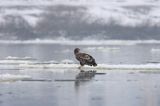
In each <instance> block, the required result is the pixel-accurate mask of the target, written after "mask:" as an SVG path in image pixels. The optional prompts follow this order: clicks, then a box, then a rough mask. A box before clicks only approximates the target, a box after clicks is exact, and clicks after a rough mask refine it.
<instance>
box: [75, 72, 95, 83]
mask: <svg viewBox="0 0 160 106" xmlns="http://www.w3.org/2000/svg"><path fill="white" fill-rule="evenodd" d="M95 74H96V71H95V70H89V71H84V70H81V71H80V73H78V74H77V75H76V81H75V85H76V86H79V85H80V84H82V83H85V82H88V81H90V80H91V79H92V78H93V77H94V76H95Z"/></svg>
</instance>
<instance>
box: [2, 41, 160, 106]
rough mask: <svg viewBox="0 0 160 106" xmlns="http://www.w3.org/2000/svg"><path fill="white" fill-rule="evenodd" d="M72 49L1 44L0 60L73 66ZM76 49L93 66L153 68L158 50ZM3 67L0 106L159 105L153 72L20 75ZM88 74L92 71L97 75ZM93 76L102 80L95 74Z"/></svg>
mask: <svg viewBox="0 0 160 106" xmlns="http://www.w3.org/2000/svg"><path fill="white" fill-rule="evenodd" d="M75 47H77V46H74V45H68V46H64V45H48V44H47V45H39V44H38V45H37V44H36V45H35V44H33V45H32V44H31V45H26V44H24V45H19V44H12V45H11V44H4V45H0V49H1V52H0V58H1V59H5V57H7V56H15V57H25V56H28V57H33V58H36V59H37V60H38V61H50V60H55V61H58V62H61V61H62V60H64V59H69V60H73V61H74V62H75V63H77V62H76V60H75V59H74V56H73V53H72V52H73V49H74V48H75ZM78 47H80V48H82V51H84V52H87V53H90V54H92V55H93V56H94V57H95V58H96V60H97V62H98V63H105V64H147V63H153V64H157V62H159V61H160V60H159V59H160V57H159V56H160V52H159V45H155V44H151V45H130V46H122V45H119V46H118V45H117V46H116V45H113V46H93V45H92V46H89V45H87V46H85V45H83V46H78ZM17 48H18V49H17ZM14 62H15V63H16V60H14ZM16 65H17V63H16ZM1 66H2V65H1ZM7 66H8V67H7ZM7 66H6V67H5V69H1V70H0V75H1V76H0V106H159V105H160V98H159V97H160V93H159V92H160V91H159V89H160V83H159V81H160V73H159V70H156V71H152V70H149V71H146V70H136V71H135V70H120V69H119V70H118V69H117V70H101V71H99V70H84V71H85V72H81V71H80V70H78V69H49V70H48V69H45V68H42V69H41V68H39V69H25V70H21V69H18V68H17V67H13V68H12V69H9V65H7ZM0 68H2V67H0ZM88 71H96V72H97V74H96V73H94V72H88ZM99 72H101V73H102V72H103V74H98V73H99ZM28 79H29V80H28ZM42 80H44V81H42ZM45 80H46V81H45Z"/></svg>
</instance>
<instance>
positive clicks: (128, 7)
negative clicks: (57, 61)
mask: <svg viewBox="0 0 160 106" xmlns="http://www.w3.org/2000/svg"><path fill="white" fill-rule="evenodd" d="M57 38H67V39H72V40H84V39H85V40H86V39H89V40H90V39H96V40H112V39H113V40H150V39H152V40H154V39H155V40H160V1H159V0H1V1H0V40H34V39H53V40H54V39H57Z"/></svg>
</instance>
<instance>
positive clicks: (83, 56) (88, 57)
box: [78, 53, 94, 62]
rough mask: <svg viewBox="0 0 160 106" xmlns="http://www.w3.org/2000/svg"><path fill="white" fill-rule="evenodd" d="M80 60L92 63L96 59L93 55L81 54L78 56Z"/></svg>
mask: <svg viewBox="0 0 160 106" xmlns="http://www.w3.org/2000/svg"><path fill="white" fill-rule="evenodd" d="M78 58H79V60H81V61H87V62H92V61H93V60H94V58H93V57H92V56H91V55H89V54H86V53H80V54H79V55H78Z"/></svg>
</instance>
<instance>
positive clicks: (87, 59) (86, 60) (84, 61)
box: [74, 48, 97, 66]
mask: <svg viewBox="0 0 160 106" xmlns="http://www.w3.org/2000/svg"><path fill="white" fill-rule="evenodd" d="M74 54H75V57H76V59H77V60H78V61H79V62H80V65H81V66H84V65H89V66H97V63H96V62H95V59H94V58H93V57H92V56H91V55H89V54H86V53H81V52H80V49H79V48H75V49H74Z"/></svg>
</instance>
